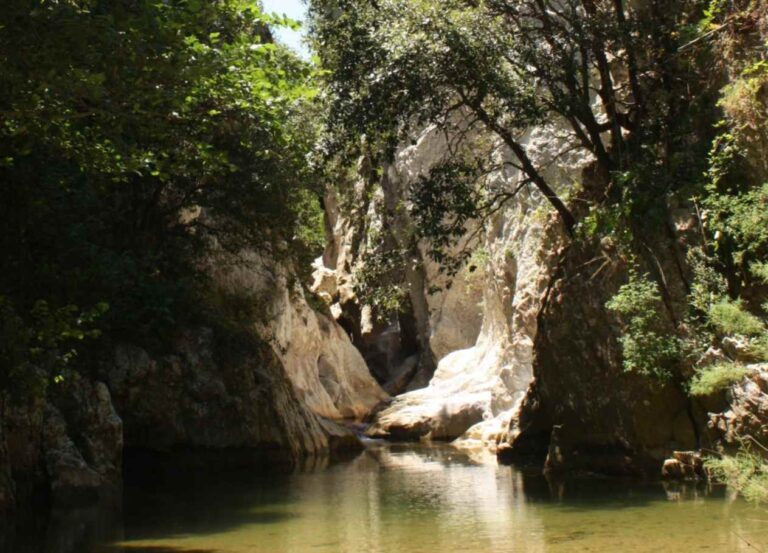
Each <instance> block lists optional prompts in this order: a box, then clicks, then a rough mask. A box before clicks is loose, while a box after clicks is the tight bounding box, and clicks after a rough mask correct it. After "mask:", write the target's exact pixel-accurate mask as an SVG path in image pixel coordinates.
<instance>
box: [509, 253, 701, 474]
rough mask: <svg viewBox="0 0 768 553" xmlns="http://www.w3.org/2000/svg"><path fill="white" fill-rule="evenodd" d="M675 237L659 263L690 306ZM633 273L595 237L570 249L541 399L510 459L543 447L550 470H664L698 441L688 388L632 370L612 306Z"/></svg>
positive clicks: (563, 260) (524, 419)
mask: <svg viewBox="0 0 768 553" xmlns="http://www.w3.org/2000/svg"><path fill="white" fill-rule="evenodd" d="M666 243H667V252H668V257H665V256H664V255H663V252H664V250H663V247H664V244H665V240H663V239H661V238H659V239H658V240H657V252H659V253H658V256H657V260H658V262H659V263H660V265H661V266H662V267H663V268H664V271H665V274H666V275H667V279H668V280H667V283H668V285H669V289H670V295H671V298H672V304H673V307H674V306H676V305H679V306H681V307H680V311H681V312H682V309H683V306H684V305H685V284H684V281H683V280H682V279H681V276H680V275H681V273H680V272H679V269H678V267H681V266H682V265H676V264H675V263H674V262H673V261H672V260H671V259H672V256H673V255H674V252H673V250H674V248H673V245H670V244H669V243H668V241H666ZM626 278H627V273H626V266H625V265H623V264H622V262H621V261H620V260H617V259H615V258H613V256H612V250H611V248H610V244H607V243H604V242H599V241H596V240H593V241H587V242H581V243H574V244H572V245H571V246H570V247H568V248H567V249H565V250H563V252H562V254H561V257H560V267H559V270H558V272H557V273H556V274H555V275H554V276H553V278H552V281H551V283H550V286H549V288H548V292H547V295H546V297H545V299H544V305H543V307H542V309H541V311H540V313H539V316H538V333H537V335H536V339H535V344H534V378H535V386H533V387H532V388H531V390H530V392H529V394H531V395H533V396H535V397H529V398H527V399H526V401H525V405H526V406H527V411H526V410H524V411H523V412H522V413H521V414H520V416H519V417H518V419H517V420H516V421H514V423H513V424H512V425H511V427H510V430H509V434H508V436H507V437H506V439H505V443H504V446H503V448H502V451H503V455H502V456H503V458H509V459H514V458H515V457H517V456H518V454H519V453H524V452H525V451H527V450H532V451H537V452H542V451H544V452H546V468H547V469H548V470H551V471H571V470H588V471H595V472H602V473H610V474H652V475H658V474H659V472H660V469H661V465H662V463H663V461H664V459H666V458H667V457H669V456H670V455H671V454H672V452H673V451H678V450H691V449H695V448H696V447H697V446H698V442H699V436H698V435H697V429H698V423H699V421H698V420H695V412H694V411H695V410H694V408H693V406H692V403H691V401H690V400H689V399H688V397H687V395H686V393H685V391H684V390H683V389H682V388H681V387H677V386H675V385H673V384H672V383H664V382H661V381H659V380H655V379H653V378H649V377H647V376H642V375H639V374H633V373H628V372H627V371H625V369H624V367H623V363H622V353H621V346H620V343H619V337H620V332H621V329H620V325H619V322H618V321H617V320H616V318H615V316H614V315H613V314H612V313H611V312H610V311H609V310H608V309H606V307H605V304H606V303H607V302H608V301H609V300H610V299H611V298H612V297H613V295H614V294H615V293H616V292H617V291H618V290H619V288H620V286H621V285H622V284H623V283H624V282H625V281H626ZM676 299H677V301H675V300H676ZM660 315H661V316H667V315H666V314H665V313H662V314H660ZM536 442H538V443H536ZM542 442H543V443H542Z"/></svg>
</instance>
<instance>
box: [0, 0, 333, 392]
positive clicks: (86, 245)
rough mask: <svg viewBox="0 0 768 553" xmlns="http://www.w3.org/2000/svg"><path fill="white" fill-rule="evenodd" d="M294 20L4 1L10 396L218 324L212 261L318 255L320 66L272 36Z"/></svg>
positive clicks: (219, 6) (0, 243) (0, 349)
mask: <svg viewBox="0 0 768 553" xmlns="http://www.w3.org/2000/svg"><path fill="white" fill-rule="evenodd" d="M289 24H293V23H292V22H290V21H287V20H282V19H275V18H273V17H271V16H267V15H266V14H265V13H263V12H262V11H261V9H260V8H259V7H258V4H256V3H254V2H243V1H240V0H217V1H215V2H209V1H201V0H179V1H173V2H156V1H154V0H139V1H134V0H118V1H113V0H64V1H38V0H11V1H10V2H5V3H4V5H3V9H2V10H0V73H1V74H2V76H3V77H2V80H1V81H0V197H2V201H1V202H0V252H2V253H1V255H2V260H3V263H2V266H3V271H2V273H1V274H0V384H1V385H2V386H3V387H4V388H7V387H10V389H11V390H13V391H14V392H15V393H14V397H17V398H18V397H20V396H19V394H18V392H19V390H22V389H27V390H28V389H29V388H30V387H31V388H32V389H35V390H38V391H39V390H40V389H42V388H43V387H44V386H45V385H46V384H47V383H49V382H51V381H52V380H56V379H60V378H61V377H62V374H63V372H64V371H65V369H66V368H67V367H75V368H77V369H78V370H81V371H82V370H85V369H86V368H87V367H88V366H89V364H91V363H92V362H93V361H98V359H99V355H100V354H99V353H98V351H99V350H98V348H100V347H102V348H103V347H107V346H108V344H109V343H110V342H111V341H115V340H128V341H133V342H134V343H138V344H140V345H142V346H144V347H151V348H162V347H167V346H166V344H167V342H168V340H169V339H170V338H171V337H172V336H173V334H174V332H176V331H177V330H178V329H179V328H180V327H182V326H183V325H184V324H189V323H193V322H199V321H200V320H201V319H204V318H206V317H208V318H210V317H211V310H212V309H213V308H215V304H216V301H214V300H215V298H211V297H210V296H211V286H210V283H209V282H208V277H207V275H206V271H205V266H204V260H205V258H206V255H210V254H211V253H212V252H214V251H226V252H232V254H233V257H232V259H230V262H236V259H235V257H236V256H234V254H236V253H237V252H239V251H241V250H244V249H249V250H254V251H259V252H263V253H267V254H269V255H271V256H272V257H276V256H286V255H300V254H301V252H302V251H305V250H306V248H307V247H312V246H317V244H316V243H312V242H313V240H314V241H315V242H316V239H317V236H316V235H313V234H312V232H311V225H312V224H316V223H317V216H318V214H319V209H320V208H319V204H318V202H317V199H316V198H317V195H316V194H315V193H314V192H313V191H312V190H311V187H310V184H308V183H310V182H311V179H309V178H307V169H306V167H307V159H306V157H307V153H308V152H309V150H310V148H311V146H312V144H313V141H314V134H313V133H314V130H313V129H314V126H313V124H312V123H311V122H310V121H309V120H308V117H309V116H310V112H311V111H312V110H313V109H314V107H313V104H314V101H313V98H314V97H315V90H314V89H313V88H312V80H311V77H312V70H311V68H310V67H309V66H308V65H307V64H306V63H305V62H303V61H301V60H300V59H299V58H298V57H297V55H296V54H294V53H292V52H291V51H289V50H287V49H285V48H284V47H281V46H278V45H276V44H274V43H273V40H272V37H271V34H270V30H269V28H270V26H274V25H289ZM320 228H321V230H320V232H321V233H322V227H320ZM321 236H322V234H321ZM313 253H317V252H316V251H315V252H313ZM301 264H302V265H303V264H305V262H304V261H302V263H301ZM89 352H91V353H92V355H91V356H90V359H89V357H88V355H87V354H88V353H89ZM78 356H79V357H78Z"/></svg>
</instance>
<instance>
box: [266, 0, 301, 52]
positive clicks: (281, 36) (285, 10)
mask: <svg viewBox="0 0 768 553" xmlns="http://www.w3.org/2000/svg"><path fill="white" fill-rule="evenodd" d="M263 4H264V11H266V12H267V13H278V14H281V15H282V14H284V15H287V16H288V17H290V18H291V19H294V20H296V21H302V22H303V21H304V17H305V16H306V13H307V7H306V5H305V4H304V2H302V0H263ZM275 35H276V37H277V39H278V40H280V41H281V42H282V43H284V44H286V45H288V46H290V47H291V48H293V49H294V50H296V51H297V52H299V53H300V54H301V55H302V56H303V57H305V58H308V57H309V49H308V48H307V46H306V45H305V44H303V43H302V33H301V31H298V32H297V31H292V30H290V29H284V28H283V29H276V30H275Z"/></svg>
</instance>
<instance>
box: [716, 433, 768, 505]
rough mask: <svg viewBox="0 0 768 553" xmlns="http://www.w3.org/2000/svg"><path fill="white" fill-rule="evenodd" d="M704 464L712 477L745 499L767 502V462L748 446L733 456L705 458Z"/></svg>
mask: <svg viewBox="0 0 768 553" xmlns="http://www.w3.org/2000/svg"><path fill="white" fill-rule="evenodd" d="M704 466H705V467H706V469H707V470H708V472H709V473H710V475H711V477H712V478H714V479H715V480H718V481H720V482H723V483H725V484H727V485H728V486H730V487H731V488H733V489H734V490H736V491H737V492H739V493H740V494H741V495H742V496H744V498H745V499H746V500H747V501H751V502H754V503H768V463H766V462H765V461H764V460H763V459H762V457H761V456H760V455H758V454H756V453H755V452H754V451H752V450H751V449H750V448H749V447H748V446H747V447H744V448H742V450H741V451H739V453H737V454H736V455H733V456H724V457H722V458H720V459H714V458H711V459H707V460H706V461H705V462H704Z"/></svg>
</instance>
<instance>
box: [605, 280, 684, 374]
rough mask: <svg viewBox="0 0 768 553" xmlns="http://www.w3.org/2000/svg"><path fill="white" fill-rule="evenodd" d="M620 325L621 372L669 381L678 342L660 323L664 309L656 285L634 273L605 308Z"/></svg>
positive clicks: (677, 354)
mask: <svg viewBox="0 0 768 553" xmlns="http://www.w3.org/2000/svg"><path fill="white" fill-rule="evenodd" d="M606 307H607V308H608V309H609V310H611V311H613V312H614V313H616V314H617V315H618V316H619V319H620V320H621V321H622V324H623V327H624V329H623V334H622V336H621V338H620V341H621V346H622V352H623V358H624V368H625V369H626V370H627V371H631V372H637V373H639V374H642V375H645V376H654V377H657V378H660V379H662V380H664V379H668V378H671V377H672V375H673V373H672V366H673V364H674V362H675V361H676V360H677V358H678V357H679V355H680V341H679V339H678V338H677V336H676V335H675V332H674V329H671V328H669V327H670V325H669V324H668V323H667V322H666V321H665V320H664V319H663V315H662V313H663V312H664V306H663V303H662V299H661V295H660V293H659V289H658V286H657V284H656V283H654V282H653V281H651V280H650V279H649V278H648V276H647V275H645V276H641V275H638V274H637V273H635V272H632V273H631V274H630V280H629V282H628V283H627V284H625V285H624V286H622V287H621V288H620V289H619V291H618V293H617V294H616V295H615V296H614V297H613V298H612V299H611V300H610V301H609V302H608V303H607V304H606Z"/></svg>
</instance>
